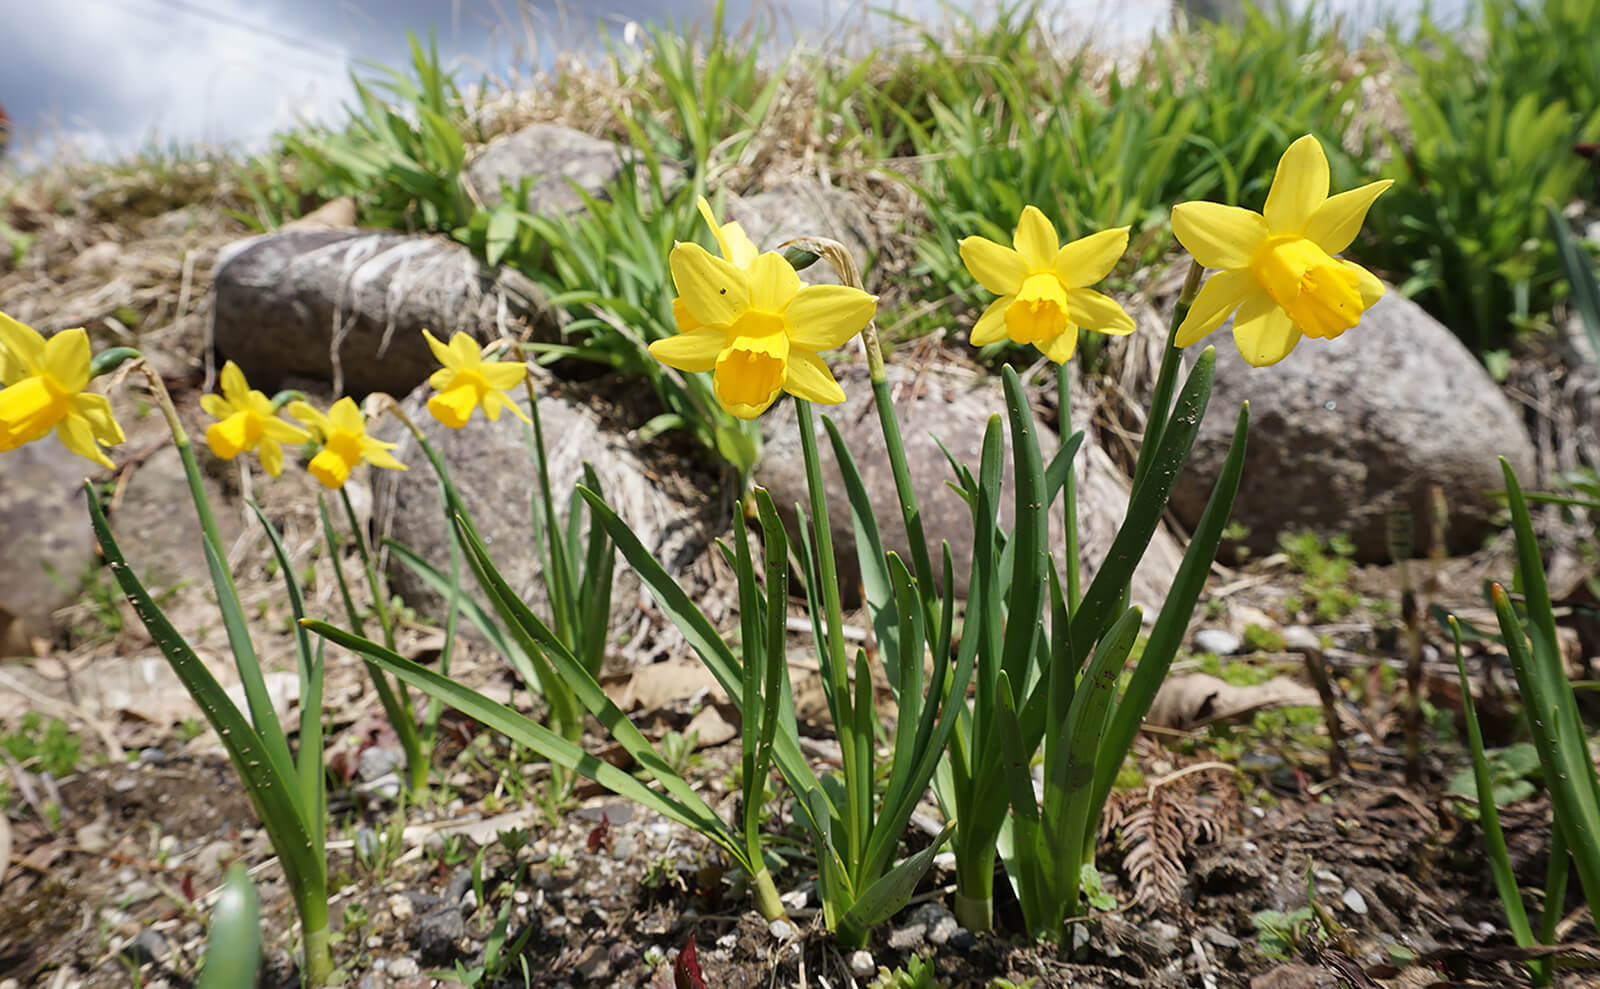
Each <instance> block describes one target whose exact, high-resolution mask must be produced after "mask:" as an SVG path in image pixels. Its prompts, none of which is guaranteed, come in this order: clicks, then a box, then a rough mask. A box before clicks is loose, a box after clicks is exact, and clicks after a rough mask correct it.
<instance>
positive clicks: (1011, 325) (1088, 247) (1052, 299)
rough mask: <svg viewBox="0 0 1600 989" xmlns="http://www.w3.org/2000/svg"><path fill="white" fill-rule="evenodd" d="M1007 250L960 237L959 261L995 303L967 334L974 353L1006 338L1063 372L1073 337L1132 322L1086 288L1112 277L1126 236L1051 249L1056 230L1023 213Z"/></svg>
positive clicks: (1039, 216) (1107, 233) (1126, 327)
mask: <svg viewBox="0 0 1600 989" xmlns="http://www.w3.org/2000/svg"><path fill="white" fill-rule="evenodd" d="M1011 243H1012V246H1011V247H1006V246H1005V245H1004V244H997V243H995V242H994V241H992V240H989V239H988V238H987V237H965V238H963V239H962V241H961V245H960V246H961V260H962V261H964V262H965V263H966V266H967V270H968V271H969V272H971V273H972V277H974V278H976V279H977V280H978V284H980V285H982V286H983V287H984V288H986V289H988V290H989V291H991V292H993V293H994V294H996V295H998V296H999V297H1000V298H998V299H996V300H994V301H993V302H991V303H990V304H989V308H987V309H985V310H984V311H983V315H981V316H979V317H978V322H977V323H976V324H975V325H974V326H973V327H972V336H971V341H972V345H973V346H974V347H983V346H986V345H988V344H991V343H996V342H998V341H1000V340H1003V339H1006V338H1010V339H1011V340H1013V341H1015V342H1016V343H1030V344H1033V345H1034V346H1035V347H1037V348H1038V349H1039V351H1040V353H1042V354H1044V355H1045V356H1046V357H1048V358H1050V359H1051V360H1053V361H1055V362H1056V363H1057V364H1063V363H1065V362H1067V361H1069V360H1071V359H1072V354H1073V351H1075V350H1077V348H1078V331H1079V330H1080V329H1085V330H1094V331H1096V332H1099V333H1114V334H1118V335H1121V334H1125V333H1132V332H1133V320H1132V319H1130V318H1129V317H1128V314H1127V313H1125V312H1123V311H1122V307H1121V306H1119V305H1117V303H1116V302H1115V301H1114V300H1113V299H1112V298H1111V297H1110V296H1108V295H1103V294H1101V293H1099V292H1096V291H1095V290H1094V289H1092V288H1089V287H1088V286H1090V285H1093V284H1094V283H1095V282H1098V281H1100V280H1101V279H1102V278H1104V277H1106V275H1108V274H1110V273H1111V269H1112V268H1113V267H1115V266H1116V263H1117V259H1118V258H1120V257H1122V252H1123V251H1124V250H1126V249H1127V247H1128V228H1127V227H1118V228H1116V229H1114V230H1102V231H1100V232H1099V233H1096V234H1090V235H1089V236H1087V237H1084V238H1082V239H1080V240H1075V241H1073V242H1072V243H1070V244H1066V245H1060V246H1058V242H1057V240H1056V228H1055V226H1054V225H1053V224H1051V222H1050V220H1049V219H1048V218H1047V217H1046V216H1045V215H1044V214H1043V213H1041V212H1040V211H1039V210H1038V209H1037V208H1036V207H1033V206H1028V207H1025V208H1024V209H1023V210H1022V217H1021V219H1019V220H1018V221H1017V229H1016V233H1015V234H1014V235H1013V237H1012V239H1011Z"/></svg>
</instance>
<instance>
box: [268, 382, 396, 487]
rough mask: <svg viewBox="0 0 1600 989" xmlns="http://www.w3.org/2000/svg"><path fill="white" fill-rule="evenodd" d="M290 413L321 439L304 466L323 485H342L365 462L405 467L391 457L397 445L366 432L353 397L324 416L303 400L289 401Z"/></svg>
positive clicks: (392, 467)
mask: <svg viewBox="0 0 1600 989" xmlns="http://www.w3.org/2000/svg"><path fill="white" fill-rule="evenodd" d="M289 414H290V415H292V416H294V417H295V418H296V419H299V420H300V421H301V422H303V423H305V424H306V425H307V426H310V427H311V430H312V432H314V433H316V434H317V438H318V439H320V440H321V441H322V450H321V452H319V453H318V454H317V455H316V456H315V457H312V458H311V463H310V464H308V465H307V467H306V469H307V470H309V471H311V476H312V477H315V478H316V479H317V480H318V481H321V482H322V486H323V487H325V488H334V489H337V488H342V487H344V482H345V481H346V480H348V479H349V477H350V472H351V471H352V470H354V469H355V468H356V466H357V465H358V464H361V463H362V462H366V463H369V464H371V465H372V466H374V467H385V468H388V469H389V470H405V469H406V465H405V464H402V463H401V462H400V461H398V460H396V459H394V457H393V456H391V455H390V453H389V451H390V450H393V449H394V448H395V446H396V444H394V443H385V442H383V441H381V440H375V439H373V438H372V437H370V436H368V435H367V421H366V419H365V418H364V417H363V416H362V415H361V410H360V409H359V408H357V407H356V403H355V400H354V399H352V398H350V397H348V396H346V397H345V398H341V399H339V400H338V401H337V402H335V403H333V408H331V409H329V410H328V414H327V415H323V414H322V413H321V412H318V411H317V410H316V409H314V408H312V407H311V406H310V405H307V404H306V403H305V402H290V403H289Z"/></svg>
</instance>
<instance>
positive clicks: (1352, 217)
mask: <svg viewBox="0 0 1600 989" xmlns="http://www.w3.org/2000/svg"><path fill="white" fill-rule="evenodd" d="M1391 185H1394V180H1393V179H1384V180H1383V181H1381V182H1369V183H1367V184H1366V185H1364V186H1362V187H1361V188H1359V189H1351V190H1350V191H1349V192H1341V193H1339V194H1338V195H1337V196H1329V197H1328V198H1327V200H1326V201H1325V202H1323V204H1322V205H1321V206H1318V207H1317V209H1316V212H1314V213H1312V214H1311V219H1309V220H1307V221H1306V234H1305V235H1306V239H1307V240H1309V241H1311V242H1312V243H1313V244H1315V245H1317V246H1318V247H1320V248H1322V249H1323V250H1324V251H1327V252H1328V253H1329V254H1338V253H1339V252H1340V251H1343V250H1344V249H1345V248H1347V247H1349V246H1350V244H1351V243H1352V242H1353V241H1354V240H1355V239H1356V234H1358V233H1360V232H1361V224H1362V223H1364V222H1366V219H1367V210H1369V209H1371V208H1372V204H1373V202H1374V201H1375V200H1376V199H1377V198H1378V196H1380V195H1382V193H1383V191H1384V190H1385V189H1387V188H1389V187H1390V186H1391Z"/></svg>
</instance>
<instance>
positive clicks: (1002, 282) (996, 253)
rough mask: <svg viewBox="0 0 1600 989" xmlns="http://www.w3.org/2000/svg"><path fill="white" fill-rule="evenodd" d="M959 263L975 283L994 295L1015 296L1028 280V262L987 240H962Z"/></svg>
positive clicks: (971, 238) (968, 238)
mask: <svg viewBox="0 0 1600 989" xmlns="http://www.w3.org/2000/svg"><path fill="white" fill-rule="evenodd" d="M960 248H961V260H962V262H963V263H964V264H965V265H966V266H967V271H969V272H971V273H972V277H973V278H976V279H977V280H978V284H979V285H982V286H983V287H984V288H986V289H988V290H989V291H991V292H993V293H994V294H995V295H1016V294H1017V289H1018V288H1020V287H1021V286H1022V280H1023V279H1024V278H1026V277H1028V263H1027V262H1026V261H1024V260H1022V255H1020V254H1018V253H1017V252H1016V251H1014V250H1012V249H1011V248H1009V247H1006V246H1005V245H1004V244H996V243H995V242H994V241H992V240H990V239H989V238H987V237H963V238H962V239H961V244H960Z"/></svg>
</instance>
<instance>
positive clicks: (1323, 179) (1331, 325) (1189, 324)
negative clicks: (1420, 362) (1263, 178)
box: [1172, 134, 1393, 367]
mask: <svg viewBox="0 0 1600 989" xmlns="http://www.w3.org/2000/svg"><path fill="white" fill-rule="evenodd" d="M1391 185H1393V182H1391V181H1390V180H1388V179H1385V180H1383V181H1381V182H1372V183H1369V184H1367V185H1364V186H1362V187H1361V188H1359V189H1351V190H1350V191H1348V192H1341V193H1339V194H1338V195H1337V196H1329V195H1328V159H1327V156H1326V155H1324V154H1323V152H1322V145H1321V144H1318V143H1317V139H1316V138H1314V137H1312V136H1311V135H1309V134H1308V135H1306V136H1305V137H1302V138H1300V139H1299V140H1298V141H1295V142H1294V143H1293V144H1291V145H1289V150H1287V151H1285V152H1284V153H1283V158H1282V159H1280V160H1279V162H1278V172H1277V174H1276V175H1275V176H1274V177H1273V179H1272V189H1271V190H1270V191H1269V192H1268V193H1267V205H1266V208H1265V209H1264V210H1263V211H1262V212H1261V213H1256V212H1252V211H1251V210H1247V209H1242V208H1240V207H1238V206H1224V205H1222V204H1221V203H1203V202H1194V203H1179V204H1178V205H1177V206H1175V207H1173V210H1172V232H1173V233H1174V234H1176V235H1177V238H1178V242H1179V243H1180V244H1182V245H1183V246H1184V247H1185V248H1187V249H1188V251H1189V253H1190V254H1192V255H1193V256H1194V259H1195V261H1197V262H1199V263H1200V264H1202V265H1204V266H1205V267H1207V268H1217V269H1220V270H1219V271H1218V272H1217V274H1215V275H1212V276H1211V278H1210V279H1209V280H1207V281H1206V283H1205V285H1204V286H1202V287H1201V289H1200V294H1199V295H1198V296H1196V297H1195V300H1194V305H1193V306H1191V307H1190V309H1189V315H1188V316H1186V317H1185V318H1184V320H1183V323H1182V324H1181V325H1180V326H1179V327H1178V335H1177V338H1176V343H1177V345H1178V346H1179V347H1187V346H1189V345H1190V344H1191V343H1194V342H1195V341H1196V340H1199V339H1200V338H1201V337H1203V336H1205V335H1206V334H1208V333H1210V332H1211V331H1212V330H1215V329H1216V328H1217V327H1219V326H1221V325H1222V324H1223V322H1224V321H1225V320H1226V319H1227V318H1228V317H1229V316H1230V315H1232V316H1233V317H1234V319H1233V339H1234V342H1235V343H1237V344H1238V346H1239V353H1240V355H1241V356H1243V357H1244V359H1245V360H1246V361H1248V362H1249V363H1251V364H1253V365H1255V366H1256V367H1265V366H1266V365H1268V364H1276V363H1277V362H1279V361H1281V360H1283V359H1284V358H1285V357H1287V356H1289V352H1290V351H1292V350H1294V348H1295V345H1296V344H1298V343H1299V342H1300V338H1301V337H1302V336H1308V337H1319V338H1324V339H1332V338H1334V337H1337V336H1339V335H1340V334H1342V333H1343V332H1344V331H1345V330H1348V329H1349V328H1350V327H1352V326H1354V325H1356V323H1358V322H1360V320H1361V315H1362V313H1364V312H1366V311H1367V310H1368V309H1370V308H1371V307H1372V304H1373V303H1375V302H1377V301H1378V300H1379V299H1380V298H1382V297H1383V283H1382V282H1380V281H1378V279H1377V277H1376V276H1374V275H1373V274H1372V273H1371V272H1369V271H1367V270H1366V269H1365V268H1363V267H1361V266H1360V265H1358V264H1355V263H1354V262H1351V261H1346V260H1344V259H1342V258H1337V257H1334V255H1336V254H1338V253H1339V252H1340V251H1343V250H1344V249H1345V248H1347V247H1349V246H1350V243H1351V241H1353V240H1355V239H1356V234H1357V233H1359V232H1360V230H1361V223H1362V221H1363V220H1365V219H1366V217H1367V210H1368V209H1369V208H1371V206H1372V203H1373V201H1374V200H1376V199H1377V198H1378V195H1379V194H1380V193H1382V192H1383V190H1385V189H1387V188H1389V186H1391ZM1236 310H1237V312H1236Z"/></svg>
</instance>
